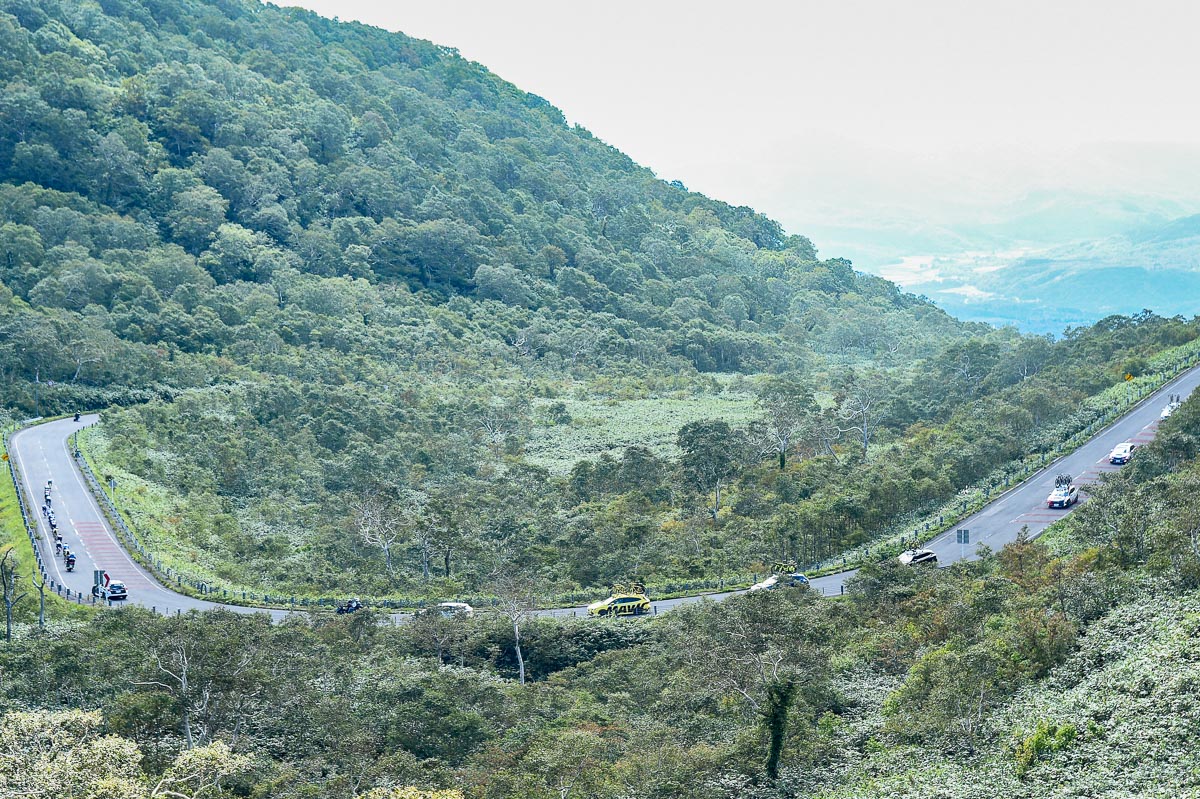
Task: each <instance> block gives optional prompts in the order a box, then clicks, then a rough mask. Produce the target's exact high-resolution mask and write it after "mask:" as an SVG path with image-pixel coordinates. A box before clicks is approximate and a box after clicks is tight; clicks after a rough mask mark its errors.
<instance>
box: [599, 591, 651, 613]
mask: <svg viewBox="0 0 1200 799" xmlns="http://www.w3.org/2000/svg"><path fill="white" fill-rule="evenodd" d="M587 612H588V615H589V616H640V615H642V614H643V613H649V612H650V597H648V596H646V595H645V594H644V593H637V594H635V593H624V592H620V591H615V592H613V595H612V596H610V597H609V598H608V599H601V600H600V601H599V602H593V603H592V604H590V605H588V606H587Z"/></svg>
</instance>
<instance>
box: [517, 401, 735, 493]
mask: <svg viewBox="0 0 1200 799" xmlns="http://www.w3.org/2000/svg"><path fill="white" fill-rule="evenodd" d="M754 399H755V398H754V395H753V394H750V393H741V392H725V393H721V394H706V395H700V396H693V397H687V396H682V397H681V396H672V397H658V398H642V399H622V400H619V399H569V398H565V399H561V400H543V401H541V402H540V403H539V406H538V408H544V407H546V406H549V405H550V404H552V403H555V402H561V403H562V404H563V405H564V406H565V407H566V411H567V413H569V414H570V416H571V421H570V423H568V424H543V425H539V426H538V427H535V428H534V429H533V431H532V432H531V434H530V436H529V440H528V441H527V442H526V445H525V457H526V459H527V460H529V461H530V462H531V463H535V464H537V465H538V466H542V467H543V468H546V469H548V470H549V471H550V472H551V473H554V474H566V473H568V472H570V471H571V468H572V467H573V466H574V465H575V464H576V463H578V462H579V461H581V460H593V459H596V458H599V457H600V456H601V455H604V454H608V455H611V456H612V457H619V456H620V454H621V452H622V451H623V450H624V449H625V448H626V447H630V446H643V447H648V448H649V449H651V450H653V451H654V453H655V454H656V455H658V456H659V457H662V458H674V457H676V456H677V455H678V454H679V451H678V449H677V448H676V446H675V438H676V435H677V434H678V433H679V428H680V427H682V426H684V425H685V424H688V423H689V422H695V421H699V420H700V419H721V420H724V421H725V422H728V423H729V424H730V425H744V424H746V423H747V422H749V421H750V420H752V419H754V418H756V417H757V416H758V415H759V413H758V411H757V409H756V408H755V405H754Z"/></svg>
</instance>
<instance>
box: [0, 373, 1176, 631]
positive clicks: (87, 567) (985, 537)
mask: <svg viewBox="0 0 1200 799" xmlns="http://www.w3.org/2000/svg"><path fill="white" fill-rule="evenodd" d="M1198 385H1200V367H1194V368H1192V369H1189V370H1187V371H1185V372H1183V373H1181V374H1180V375H1179V376H1178V377H1176V378H1175V379H1174V380H1171V381H1169V382H1168V383H1167V384H1166V385H1164V386H1163V387H1162V388H1160V389H1159V390H1158V391H1155V392H1154V393H1152V394H1150V395H1148V396H1147V397H1146V399H1144V400H1143V401H1142V402H1141V403H1139V404H1138V405H1135V406H1134V407H1133V408H1132V409H1131V410H1130V411H1129V412H1128V413H1126V414H1125V415H1124V416H1122V417H1120V418H1119V419H1117V420H1116V421H1115V422H1113V423H1112V424H1111V425H1109V426H1108V427H1107V428H1105V429H1104V430H1101V431H1100V432H1099V433H1098V434H1097V435H1096V436H1094V437H1093V438H1092V439H1090V440H1089V441H1088V442H1087V443H1085V444H1084V445H1083V446H1081V447H1080V448H1079V449H1077V450H1075V452H1073V453H1071V454H1069V455H1066V456H1064V457H1062V458H1059V459H1058V460H1057V461H1054V462H1053V463H1050V464H1049V465H1047V466H1046V467H1045V468H1044V469H1042V470H1041V471H1039V472H1037V473H1036V474H1034V475H1033V476H1031V477H1030V478H1029V479H1027V480H1025V481H1024V482H1022V483H1020V484H1018V485H1016V486H1014V487H1013V488H1011V489H1009V490H1008V491H1007V492H1005V493H1003V494H1001V495H999V496H997V497H996V499H994V500H993V501H992V502H991V503H990V504H988V505H987V506H986V507H984V508H983V509H982V510H980V511H979V512H978V513H976V514H974V515H972V516H970V517H969V518H967V519H964V520H963V521H962V522H960V523H959V524H958V525H956V526H955V527H956V529H957V528H967V529H969V530H970V531H971V544H970V545H968V546H966V547H960V546H959V544H958V543H956V541H955V533H954V530H949V531H947V532H945V533H943V534H942V535H940V536H938V537H937V538H935V539H934V540H933V541H932V542H930V543H929V544H927V545H926V546H927V547H928V548H929V549H932V550H933V551H934V552H935V553H937V556H938V563H939V565H941V566H947V565H949V564H951V563H954V562H955V561H958V560H960V559H963V558H965V559H968V560H969V559H974V558H975V557H977V555H976V550H977V547H978V546H979V545H980V544H986V545H987V546H989V547H991V548H992V549H993V550H996V549H1000V548H1001V547H1003V546H1004V545H1005V544H1008V543H1011V542H1012V541H1015V540H1016V538H1017V535H1018V534H1019V533H1020V531H1021V528H1022V527H1028V528H1029V532H1030V534H1031V535H1033V536H1037V535H1040V534H1041V533H1042V532H1043V531H1044V530H1045V529H1046V528H1047V527H1049V526H1050V525H1051V524H1053V523H1054V522H1056V521H1058V520H1059V519H1060V518H1062V517H1063V516H1065V515H1066V514H1067V513H1070V509H1062V510H1058V509H1055V510H1051V509H1048V508H1047V507H1046V496H1047V495H1048V494H1049V493H1050V491H1051V490H1052V489H1053V487H1054V478H1055V476H1056V475H1058V474H1062V473H1068V474H1071V475H1073V476H1074V477H1075V481H1076V482H1077V483H1079V484H1081V485H1083V486H1085V487H1086V486H1087V485H1088V484H1090V483H1094V482H1096V481H1098V480H1099V479H1100V476H1101V475H1103V474H1104V473H1105V472H1109V471H1112V470H1114V469H1119V468H1120V467H1119V466H1113V465H1111V464H1109V463H1108V457H1107V455H1108V453H1109V452H1110V451H1111V450H1112V448H1113V447H1114V446H1116V445H1117V444H1120V443H1121V442H1123V441H1132V442H1134V443H1136V444H1139V445H1140V444H1144V443H1146V442H1148V441H1150V440H1152V439H1153V438H1154V435H1155V433H1156V432H1157V430H1158V421H1159V414H1160V413H1161V411H1162V408H1163V406H1164V405H1165V404H1166V403H1167V399H1168V397H1169V395H1171V394H1180V395H1182V396H1183V397H1185V398H1186V397H1187V396H1188V395H1190V394H1191V393H1192V392H1193V391H1194V390H1195V389H1196V387H1197V386H1198ZM98 418H99V417H98V416H96V415H94V414H91V415H87V416H84V417H82V418H81V419H80V420H79V421H78V422H74V421H72V420H70V419H61V420H57V421H53V422H46V423H44V424H39V425H34V426H31V427H27V428H25V429H23V430H21V431H20V432H18V433H16V434H15V435H13V437H12V439H11V441H10V457H11V458H13V459H14V462H15V464H16V466H17V471H18V473H19V475H20V479H21V482H22V483H23V484H22V486H21V488H22V489H23V490H24V493H25V497H26V500H27V502H28V507H30V508H31V509H32V511H33V513H34V514H35V515H36V516H37V525H38V533H39V537H38V541H37V545H38V547H39V550H40V552H41V555H42V558H43V560H44V561H45V562H46V568H47V573H48V575H49V579H50V580H52V581H54V583H55V584H56V585H59V586H62V587H63V588H65V589H69V590H70V592H71V594H72V596H74V595H76V594H82V595H83V596H84V597H85V598H86V597H88V596H89V595H90V590H91V586H92V571H93V569H103V570H105V571H107V572H108V574H109V575H110V577H111V578H112V579H113V580H121V581H123V582H124V583H125V585H126V586H127V587H128V589H129V599H128V600H126V602H128V603H132V604H138V605H142V606H145V607H149V608H153V609H154V610H156V611H157V612H159V613H165V614H174V613H180V612H187V611H190V610H210V609H213V608H218V607H224V608H228V609H230V610H233V611H237V612H239V613H269V614H270V615H271V617H272V618H273V619H275V620H279V619H282V618H283V617H285V616H287V615H288V614H289V613H291V612H292V611H287V610H280V609H270V610H268V609H265V608H250V607H243V606H240V605H221V604H219V603H216V602H209V601H206V600H201V599H194V598H192V597H189V596H185V595H183V594H179V593H176V592H175V591H172V590H170V589H169V588H167V587H165V586H163V585H162V584H160V583H159V582H158V581H157V580H156V579H155V578H154V577H153V576H152V575H151V574H150V573H149V572H147V571H146V569H144V568H143V567H142V566H141V565H140V564H138V563H137V562H136V561H135V560H134V559H133V558H132V557H131V556H130V554H129V553H128V552H127V551H126V550H125V548H124V547H122V546H121V544H120V542H119V540H118V539H117V536H116V535H115V534H114V533H113V531H112V529H111V528H110V526H109V524H108V522H107V520H106V519H105V516H104V514H103V513H102V512H101V510H100V507H99V505H98V504H97V502H96V498H95V497H94V496H93V495H92V492H91V491H90V490H89V489H88V486H87V484H86V482H85V481H84V478H83V476H82V475H81V474H80V472H79V469H78V467H77V466H76V464H75V461H74V458H72V457H71V452H70V450H69V449H68V440H67V439H68V437H69V436H70V435H71V434H72V433H73V432H75V431H76V430H79V429H81V428H83V427H86V426H87V425H90V424H93V423H95V422H96V421H97V420H98ZM49 480H52V481H53V488H52V491H51V497H52V502H53V509H54V511H55V513H56V514H57V521H58V530H59V533H61V534H62V536H63V543H64V544H65V545H66V546H68V547H70V549H71V551H73V552H74V553H75V554H76V557H77V562H76V566H75V571H74V572H67V571H66V568H65V565H64V563H63V559H62V558H61V557H56V556H55V553H54V537H53V535H52V534H51V532H50V527H49V524H48V522H47V520H46V517H45V516H44V515H43V514H41V513H39V512H38V511H39V509H40V508H41V504H42V503H41V497H42V489H43V486H45V485H46V482H47V481H49ZM1086 499H1087V496H1086V488H1085V490H1084V492H1082V493H1081V496H1080V502H1083V501H1086ZM854 573H855V571H853V570H851V571H845V572H839V573H837V574H830V575H827V576H825V577H818V578H814V579H813V580H812V582H811V586H812V588H813V589H814V590H816V591H820V592H821V593H822V594H824V595H827V596H828V595H837V594H840V593H841V592H842V591H843V590H844V587H845V583H846V581H847V580H848V579H849V578H850V577H851V576H853V574H854ZM740 593H744V591H728V592H724V593H713V594H704V595H700V596H689V597H680V598H678V599H662V600H658V601H656V602H654V603H653V609H654V612H656V613H661V612H664V611H668V610H671V609H673V608H676V607H678V606H680V605H683V604H687V603H691V602H699V601H703V600H705V599H708V600H714V601H719V600H722V599H725V598H727V597H730V596H735V595H737V594H740ZM586 613H587V608H586V607H584V606H578V607H569V608H554V609H550V610H542V611H538V615H541V616H549V617H562V616H583V615H586ZM392 618H393V619H395V620H397V621H406V620H408V619H410V618H411V616H410V615H409V614H393V616H392Z"/></svg>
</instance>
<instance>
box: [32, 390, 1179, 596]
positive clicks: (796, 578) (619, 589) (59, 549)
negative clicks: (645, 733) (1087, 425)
mask: <svg viewBox="0 0 1200 799" xmlns="http://www.w3.org/2000/svg"><path fill="white" fill-rule="evenodd" d="M1181 404H1182V396H1181V395H1178V394H1171V395H1170V397H1169V399H1168V402H1167V405H1166V406H1165V407H1164V408H1163V409H1162V413H1161V414H1160V416H1159V419H1160V420H1163V419H1167V418H1169V417H1170V416H1171V415H1172V414H1173V413H1174V412H1175V411H1176V410H1177V409H1178V408H1179V406H1180V405H1181ZM75 419H76V421H78V419H79V414H76V415H75ZM1137 446H1138V445H1137V444H1135V443H1133V442H1132V441H1124V442H1122V443H1120V444H1118V445H1117V446H1115V447H1113V449H1112V451H1111V452H1110V453H1109V454H1108V460H1109V462H1110V463H1113V464H1117V465H1122V464H1125V463H1128V462H1129V461H1130V459H1131V458H1132V457H1133V454H1134V451H1135V450H1136V449H1137ZM53 486H54V483H53V481H52V480H47V481H46V485H45V486H44V488H43V493H42V496H43V499H44V504H43V506H42V513H43V514H44V515H45V516H46V519H47V521H48V523H49V525H50V529H51V532H52V533H54V534H55V539H56V546H55V548H56V554H61V556H62V558H63V560H64V562H65V564H66V569H67V571H73V570H74V568H75V561H76V556H75V554H74V553H72V552H71V550H70V548H69V547H67V546H66V545H65V544H63V542H62V536H61V535H58V534H57V528H58V525H57V520H56V518H55V514H54V511H53V510H52V509H51V506H52V504H53V500H52V492H53ZM1078 501H1079V486H1077V485H1076V484H1075V483H1074V482H1072V479H1071V475H1069V474H1060V475H1057V476H1056V477H1055V479H1054V489H1053V490H1052V491H1051V492H1050V495H1049V496H1047V497H1046V506H1047V507H1048V508H1069V507H1071V506H1072V505H1074V504H1075V503H1077V502H1078ZM899 561H900V563H902V564H904V565H906V566H920V565H937V562H938V557H937V554H936V553H935V552H934V551H933V550H931V549H918V548H913V549H907V550H905V551H904V552H902V553H900V556H899ZM773 571H774V573H773V574H772V575H771V576H769V577H767V578H766V579H764V580H762V581H761V582H757V583H755V584H754V585H752V586H750V589H749V590H750V593H756V592H760V591H772V590H775V589H777V588H797V587H807V586H808V585H809V581H808V578H807V577H806V576H805V575H804V574H802V573H800V572H798V571H796V565H795V564H794V563H777V564H775V566H774V568H773ZM103 576H104V583H105V584H103V585H101V584H99V583H97V584H96V585H93V586H92V595H93V596H94V597H98V598H100V599H108V600H114V599H126V598H128V596H129V591H128V589H127V588H126V586H125V584H124V583H123V582H121V581H119V580H113V581H109V580H108V575H107V574H104V575H103ZM363 607H365V605H363V603H362V602H361V600H358V599H354V600H351V601H350V602H347V603H345V604H343V605H340V606H338V608H337V612H338V613H339V614H342V613H353V612H355V611H357V610H360V609H362V608H363ZM651 609H652V606H651V603H650V598H649V596H647V594H646V587H645V586H644V585H643V584H641V583H639V582H633V583H629V584H625V585H614V586H613V590H612V593H611V595H610V596H608V597H607V598H605V599H602V600H599V601H597V602H593V603H591V604H590V605H588V606H587V612H588V615H589V616H638V615H641V614H644V613H648V612H650V611H651ZM421 613H437V614H440V615H442V616H444V617H447V618H457V617H465V618H470V617H472V616H474V614H475V609H474V608H473V607H471V606H470V605H469V604H467V603H466V602H439V603H438V604H436V605H434V606H432V607H430V608H426V609H425V610H423V611H421Z"/></svg>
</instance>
